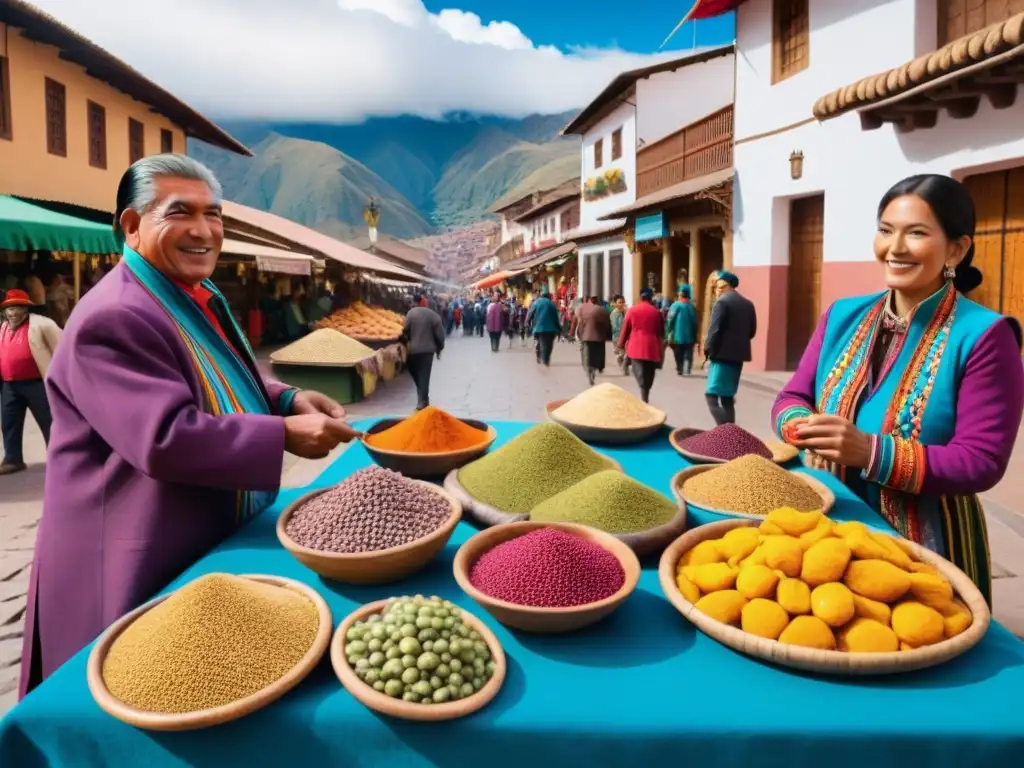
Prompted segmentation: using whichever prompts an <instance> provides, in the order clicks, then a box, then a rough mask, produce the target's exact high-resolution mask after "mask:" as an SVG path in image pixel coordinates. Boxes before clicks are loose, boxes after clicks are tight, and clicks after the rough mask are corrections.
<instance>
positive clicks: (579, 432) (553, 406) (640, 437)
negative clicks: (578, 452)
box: [545, 399, 668, 445]
mask: <svg viewBox="0 0 1024 768" xmlns="http://www.w3.org/2000/svg"><path fill="white" fill-rule="evenodd" d="M567 402H569V400H568V399H565V400H553V401H552V402H550V403H548V404H547V405H546V406H545V409H546V411H547V414H548V418H549V419H551V421H553V422H555V424H561V425H562V426H563V427H565V428H566V429H568V430H569V431H570V432H572V433H573V434H574V435H576V437H578V438H579V439H580V440H582V441H583V442H585V443H604V444H605V445H629V444H630V443H640V442H643V441H644V440H648V439H649V438H651V437H653V436H654V435H656V434H658V432H660V431H661V428H662V427H663V426H665V422H666V421H667V420H668V414H666V413H665V412H664V411H661V410H660V409H658V408H653V406H651V408H652V409H653V410H655V411H659V413H661V420H660V421H659V422H658V423H657V424H652V425H650V426H646V427H633V428H630V429H612V428H609V427H588V426H585V425H583V424H574V423H572V422H571V421H565V420H564V419H560V418H558V417H557V416H555V414H554V412H555V411H556V410H558V409H559V408H561V407H562V406H563V405H565V404H566V403H567Z"/></svg>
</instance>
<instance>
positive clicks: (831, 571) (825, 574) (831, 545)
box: [800, 538, 851, 587]
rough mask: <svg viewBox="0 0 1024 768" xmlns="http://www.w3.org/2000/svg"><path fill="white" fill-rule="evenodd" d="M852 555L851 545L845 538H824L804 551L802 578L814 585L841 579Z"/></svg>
mask: <svg viewBox="0 0 1024 768" xmlns="http://www.w3.org/2000/svg"><path fill="white" fill-rule="evenodd" d="M850 556H851V554H850V547H849V545H847V543H846V542H845V541H844V540H843V539H834V538H827V539H822V540H821V541H819V542H818V543H817V544H812V545H811V546H810V547H809V548H808V549H807V551H806V552H804V560H803V565H802V567H801V568H800V578H801V579H802V580H803V581H805V582H807V583H808V584H809V585H810V586H812V587H816V586H819V585H820V584H827V583H828V582H830V581H840V580H841V579H842V578H843V574H844V573H845V572H846V566H847V565H848V564H849V562H850Z"/></svg>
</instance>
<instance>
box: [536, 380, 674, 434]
mask: <svg viewBox="0 0 1024 768" xmlns="http://www.w3.org/2000/svg"><path fill="white" fill-rule="evenodd" d="M552 415H553V416H554V417H555V418H556V419H561V420H562V421H567V422H569V423H570V424H578V425H580V426H581V427H597V428H601V429H640V428H643V427H651V426H654V425H655V424H661V423H662V422H664V421H665V412H664V411H659V410H658V409H657V408H652V407H651V406H649V405H647V404H646V403H645V402H644V401H643V400H641V399H640V398H639V397H637V396H636V395H632V394H630V393H629V392H627V391H626V390H624V389H623V388H622V387H618V386H616V385H615V384H612V383H610V382H606V383H604V384H598V385H597V386H596V387H591V388H590V389H587V390H585V391H583V392H581V393H580V394H578V395H576V397H574V398H573V399H572V400H569V401H568V402H566V403H564V404H563V405H562V407H561V408H557V409H555V410H554V411H552Z"/></svg>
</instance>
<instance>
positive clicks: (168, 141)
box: [160, 128, 174, 155]
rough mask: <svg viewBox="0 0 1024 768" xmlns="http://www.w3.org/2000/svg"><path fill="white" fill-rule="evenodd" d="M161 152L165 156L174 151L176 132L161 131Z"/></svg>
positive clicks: (164, 129) (163, 129)
mask: <svg viewBox="0 0 1024 768" xmlns="http://www.w3.org/2000/svg"><path fill="white" fill-rule="evenodd" d="M160 151H161V152H162V153H164V154H165V155H166V154H168V153H170V152H173V151H174V131H169V130H167V129H166V128H161V129H160Z"/></svg>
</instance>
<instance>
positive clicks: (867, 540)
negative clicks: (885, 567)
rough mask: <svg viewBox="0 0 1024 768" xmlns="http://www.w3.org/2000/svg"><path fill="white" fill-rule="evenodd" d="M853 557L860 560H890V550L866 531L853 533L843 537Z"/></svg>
mask: <svg viewBox="0 0 1024 768" xmlns="http://www.w3.org/2000/svg"><path fill="white" fill-rule="evenodd" d="M843 540H844V541H845V542H846V543H847V544H849V546H850V551H851V552H852V553H853V556H854V557H856V558H857V559H859V560H885V561H886V562H888V560H889V550H888V549H886V548H885V547H883V546H882V545H881V544H879V543H878V542H877V541H875V540H874V539H873V538H871V534H870V533H868V532H866V531H853V532H852V533H849V534H847V535H846V536H844V537H843Z"/></svg>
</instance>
